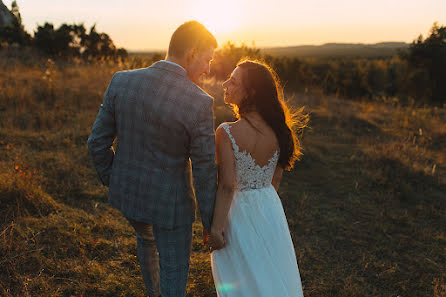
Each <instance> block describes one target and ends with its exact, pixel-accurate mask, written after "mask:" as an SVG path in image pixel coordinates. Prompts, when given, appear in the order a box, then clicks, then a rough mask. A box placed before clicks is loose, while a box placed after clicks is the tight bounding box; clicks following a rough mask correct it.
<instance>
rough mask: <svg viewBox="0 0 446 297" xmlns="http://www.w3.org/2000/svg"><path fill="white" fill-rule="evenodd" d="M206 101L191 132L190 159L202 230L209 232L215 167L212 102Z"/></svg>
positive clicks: (215, 180) (215, 189)
mask: <svg viewBox="0 0 446 297" xmlns="http://www.w3.org/2000/svg"><path fill="white" fill-rule="evenodd" d="M206 99H207V100H206V102H205V103H204V105H203V106H201V108H200V111H199V112H198V114H197V120H196V122H195V124H194V125H193V128H192V131H191V155H190V158H191V161H192V174H193V177H194V187H195V195H196V197H197V202H198V207H199V209H200V215H201V220H202V223H203V228H204V229H205V230H207V231H210V230H211V224H212V216H213V211H214V203H215V193H216V191H217V166H216V164H215V132H214V115H213V111H212V103H213V100H212V99H211V98H209V97H207V98H206Z"/></svg>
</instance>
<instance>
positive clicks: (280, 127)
mask: <svg viewBox="0 0 446 297" xmlns="http://www.w3.org/2000/svg"><path fill="white" fill-rule="evenodd" d="M237 66H238V67H240V69H241V70H242V86H243V88H244V89H245V90H246V93H247V96H246V97H245V98H243V99H242V101H241V102H240V104H239V105H238V106H233V109H234V112H235V114H236V116H237V118H239V119H240V118H243V116H244V115H245V114H247V113H249V112H252V111H256V112H257V113H259V114H260V116H261V117H262V119H263V120H264V121H265V122H266V123H267V124H268V125H269V126H270V127H271V128H272V129H273V131H274V133H275V134H276V137H277V140H278V142H279V147H280V157H279V162H278V163H279V165H280V166H282V167H283V168H284V169H285V170H290V169H291V168H293V166H294V162H295V161H296V160H299V159H300V156H301V155H302V147H301V145H300V141H299V138H298V136H297V135H298V133H300V132H301V131H302V130H303V128H304V127H306V125H307V123H308V115H305V114H303V108H301V109H299V110H296V111H294V112H293V111H292V110H291V109H290V107H288V105H287V103H286V102H285V100H284V96H283V88H282V86H281V84H280V81H279V78H278V76H277V74H276V72H275V71H274V70H273V69H272V68H271V67H270V66H268V65H267V64H266V63H264V62H260V61H253V60H242V61H240V62H239V63H238V64H237Z"/></svg>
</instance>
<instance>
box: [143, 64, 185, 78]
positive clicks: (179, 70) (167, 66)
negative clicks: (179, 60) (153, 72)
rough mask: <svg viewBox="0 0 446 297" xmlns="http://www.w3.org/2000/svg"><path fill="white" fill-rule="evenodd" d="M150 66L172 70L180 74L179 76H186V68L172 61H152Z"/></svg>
mask: <svg viewBox="0 0 446 297" xmlns="http://www.w3.org/2000/svg"><path fill="white" fill-rule="evenodd" d="M151 67H154V68H158V69H163V70H166V71H170V72H174V73H176V74H178V75H181V76H184V77H188V76H187V73H186V70H185V69H184V68H183V67H180V66H177V65H174V64H172V63H168V62H166V61H163V60H161V61H158V62H156V63H154V64H153V65H152V66H151Z"/></svg>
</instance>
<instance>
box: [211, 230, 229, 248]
mask: <svg viewBox="0 0 446 297" xmlns="http://www.w3.org/2000/svg"><path fill="white" fill-rule="evenodd" d="M224 235H225V233H224V232H223V231H222V230H211V235H210V236H209V246H210V247H211V253H212V252H213V251H216V250H220V249H222V248H224V247H225V246H226V241H225V237H224Z"/></svg>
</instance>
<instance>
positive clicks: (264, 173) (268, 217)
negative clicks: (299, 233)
mask: <svg viewBox="0 0 446 297" xmlns="http://www.w3.org/2000/svg"><path fill="white" fill-rule="evenodd" d="M222 127H223V128H224V129H225V130H226V132H227V133H228V136H229V138H230V139H231V142H232V145H233V149H234V156H235V163H236V164H235V167H236V171H237V189H236V192H235V194H234V198H233V201H232V204H231V208H230V211H229V215H228V225H227V226H226V228H225V230H224V233H225V240H226V247H224V248H223V249H221V250H217V251H214V252H212V253H211V263H212V273H213V275H214V282H215V287H216V289H217V294H218V296H219V297H262V296H265V297H302V296H303V292H302V284H301V280H300V275H299V269H298V266H297V261H296V254H295V251H294V246H293V242H292V240H291V235H290V231H289V228H288V224H287V221H286V217H285V213H284V211H283V207H282V203H281V201H280V198H279V196H278V195H277V192H276V190H275V189H274V187H273V186H272V184H271V181H272V178H273V174H274V171H275V168H276V165H277V161H278V159H279V152H278V151H276V152H275V153H274V155H273V156H272V157H271V159H270V160H269V162H268V164H267V165H265V166H264V167H260V166H258V165H257V164H256V163H255V160H254V159H253V158H252V157H251V155H250V154H249V153H247V152H246V151H243V152H240V151H239V147H238V145H237V144H236V142H235V139H234V137H232V135H231V132H230V128H231V126H230V125H229V124H227V123H225V124H223V125H222Z"/></svg>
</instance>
